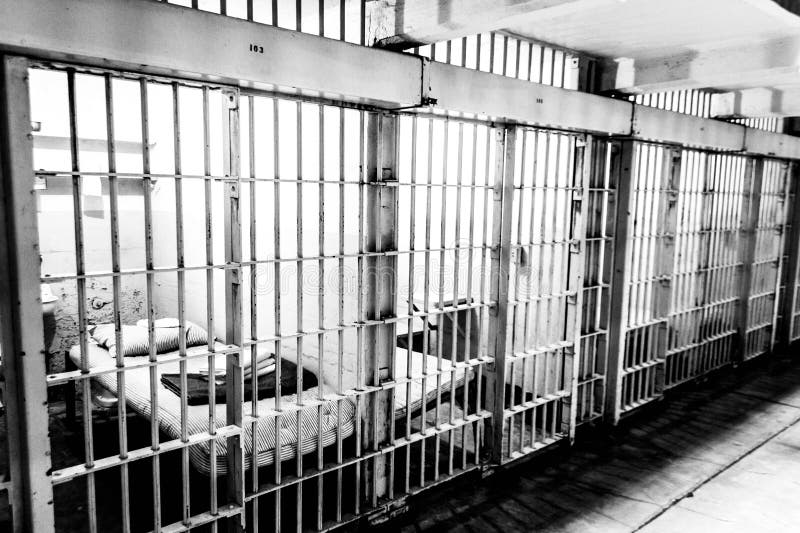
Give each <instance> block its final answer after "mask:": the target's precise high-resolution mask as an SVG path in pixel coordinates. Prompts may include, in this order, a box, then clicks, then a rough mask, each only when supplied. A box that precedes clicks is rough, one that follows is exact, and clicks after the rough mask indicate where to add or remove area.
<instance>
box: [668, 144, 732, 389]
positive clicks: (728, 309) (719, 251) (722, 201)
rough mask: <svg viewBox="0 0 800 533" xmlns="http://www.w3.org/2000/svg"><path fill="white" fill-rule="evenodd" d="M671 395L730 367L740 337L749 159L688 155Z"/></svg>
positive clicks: (678, 256) (680, 201) (674, 312)
mask: <svg viewBox="0 0 800 533" xmlns="http://www.w3.org/2000/svg"><path fill="white" fill-rule="evenodd" d="M683 157H684V160H685V164H684V169H685V170H684V173H683V175H682V177H681V184H680V188H679V193H678V210H679V227H678V236H677V243H676V244H677V253H676V262H675V270H674V273H673V282H674V283H675V288H674V290H673V294H672V308H671V317H670V335H669V345H668V352H667V361H666V383H665V386H666V387H667V388H670V387H673V386H676V385H678V384H680V383H683V382H684V381H687V380H689V379H693V378H696V377H698V376H701V375H703V374H706V373H707V372H709V371H711V370H714V369H716V368H719V367H720V366H723V365H725V364H727V363H729V362H730V360H731V356H730V351H731V350H732V349H733V336H734V335H735V333H736V322H735V318H736V306H737V304H738V299H739V294H738V291H737V287H738V284H737V275H738V270H739V268H740V263H739V258H738V256H737V254H736V249H735V248H733V247H732V246H731V242H738V235H739V229H740V223H741V216H740V205H741V190H742V187H743V186H744V179H745V175H744V172H743V171H744V158H742V157H740V156H733V155H724V154H713V153H705V152H701V151H696V150H684V152H683Z"/></svg>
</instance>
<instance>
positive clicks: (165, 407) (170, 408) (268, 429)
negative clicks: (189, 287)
mask: <svg viewBox="0 0 800 533" xmlns="http://www.w3.org/2000/svg"><path fill="white" fill-rule="evenodd" d="M226 348H231V347H230V346H226V345H224V344H221V343H217V347H216V349H217V350H218V351H219V350H223V349H226ZM206 351H207V347H206V346H196V347H193V348H188V349H187V354H189V355H191V354H199V353H203V352H206ZM397 351H398V353H397V356H396V358H395V359H396V364H395V376H397V377H405V376H407V375H408V373H407V370H406V367H407V354H408V352H407V351H406V350H404V349H401V348H398V350H397ZM69 355H70V359H72V361H73V362H74V363H75V364H76V366H77V367H78V368H82V364H81V354H80V347H79V346H74V347H73V348H72V349H71V350H70V352H69ZM87 355H88V357H87V359H88V366H89V368H90V369H96V368H113V367H114V366H115V365H116V359H115V358H114V357H113V356H112V355H111V354H110V353H109V351H108V350H106V349H105V348H102V347H100V346H98V345H97V344H95V343H89V348H88V354H87ZM175 355H176V352H169V353H166V354H159V355H158V357H159V358H161V357H170V356H175ZM216 357H217V358H218V359H219V360H218V361H215V364H216V365H218V366H223V365H224V362H223V360H224V359H225V357H226V356H225V354H222V355H218V356H216ZM423 358H424V359H425V362H426V367H427V372H435V371H436V369H437V365H438V361H437V358H436V357H434V356H430V355H429V356H423V355H422V354H420V353H418V352H411V369H412V378H415V379H414V381H412V382H411V395H410V399H411V401H410V402H409V401H408V398H407V385H406V384H401V385H399V386H398V387H397V388H396V389H395V417H396V418H402V417H405V416H406V412H407V409H409V408H410V409H411V411H412V414H413V413H416V412H417V411H418V410H420V409H421V407H422V400H423V398H422V396H423V394H422V379H421V376H422V373H423V370H422V361H423ZM147 361H148V356H146V355H145V356H139V357H131V356H129V357H125V364H126V365H139V364H143V363H147ZM441 364H442V370H444V371H445V372H444V373H442V374H441V391H442V394H445V393H447V392H449V391H450V390H451V379H452V376H453V375H455V379H456V383H455V387H460V386H461V385H463V384H464V381H465V371H464V369H463V368H459V369H457V370H456V371H455V372H447V370H449V369H450V368H451V365H450V362H449V361H448V360H446V359H443V360H442V363H441ZM155 368H156V374H157V376H156V387H157V388H158V411H157V416H158V424H159V427H160V428H161V431H163V432H164V433H165V434H167V435H168V436H169V437H170V438H171V439H180V438H181V401H180V397H179V396H178V395H176V394H174V393H173V392H171V391H169V390H167V389H166V387H164V385H162V384H161V374H163V373H177V372H179V371H180V368H179V362H178V361H172V362H169V363H162V364H159V365H157V366H156V367H155ZM186 368H187V372H199V371H200V369H202V368H208V360H207V359H206V358H205V357H199V358H195V359H189V360H187V361H186ZM311 368H313V367H311ZM345 372H348V371H347V370H345ZM348 373H349V372H348ZM348 377H351V376H348ZM92 379H94V380H96V381H97V383H98V384H100V385H101V386H102V387H103V388H105V389H108V390H109V391H110V392H111V393H113V394H114V395H118V389H117V377H116V373H115V372H109V373H106V374H100V375H98V376H96V377H95V378H92ZM345 381H349V380H345ZM437 385H438V384H437V378H436V377H435V376H431V377H429V378H428V379H427V380H426V386H425V389H426V392H427V394H426V395H425V399H426V402H433V401H434V400H435V398H436V397H437ZM320 386H321V387H322V391H321V393H320V389H319V387H313V388H310V389H308V390H306V391H303V393H302V394H303V402H304V403H305V402H308V405H305V406H303V407H302V408H300V409H299V410H293V411H287V413H286V414H284V415H281V416H279V417H278V416H274V415H273V414H269V415H267V413H270V412H273V410H274V408H275V398H265V399H263V400H259V401H258V412H259V414H260V415H261V418H259V422H258V423H257V424H256V427H257V429H256V444H257V446H256V450H257V454H255V456H256V464H257V466H259V467H262V466H267V465H270V464H273V463H274V462H275V455H276V443H278V442H279V443H280V452H279V453H280V460H281V461H285V460H288V459H292V458H294V457H295V456H296V454H297V448H298V445H297V443H298V431H297V428H298V425H299V427H300V432H299V433H300V448H301V451H302V454H307V453H312V452H316V451H317V447H318V443H319V442H320V441H321V444H322V447H323V448H325V447H327V446H330V445H332V444H335V443H336V442H337V440H338V439H339V438H341V439H344V438H346V437H349V436H350V435H352V434H353V432H354V431H355V418H354V417H355V408H354V405H353V403H351V402H350V401H349V400H347V399H342V398H341V397H340V396H337V395H335V394H334V390H333V388H332V387H330V386H328V385H327V384H325V383H322V384H321V385H320ZM320 397H321V398H322V400H323V401H321V402H320V401H319V399H320ZM125 400H126V403H127V404H128V406H129V407H130V408H131V409H132V410H133V411H135V412H136V413H137V414H139V415H140V416H142V417H144V418H146V419H148V420H150V419H151V418H152V416H153V409H152V406H151V403H150V372H149V370H148V368H147V367H144V368H132V369H130V370H126V371H125ZM281 402H282V407H283V408H284V409H286V408H287V407H289V406H292V405H293V404H297V395H296V394H293V395H284V396H282V398H281ZM428 408H430V407H428ZM340 409H341V414H340V413H339V412H338V411H339V410H340ZM225 410H226V406H225V404H218V405H216V409H215V414H216V428H217V429H219V428H221V427H224V426H225V425H226V421H225V420H226V413H225ZM186 412H187V420H186V426H187V431H188V433H189V435H190V436H191V435H198V434H206V433H208V430H209V418H210V417H209V406H207V405H189V406H187V410H186ZM243 413H245V414H249V413H251V402H249V401H247V402H243ZM298 422H299V424H298ZM276 426H280V435H279V436H278V429H277V428H276ZM226 444H227V443H226V440H225V439H217V440H216V450H215V451H216V453H215V455H216V458H217V460H216V473H217V475H224V474H226V472H227V464H226V460H225V459H226V452H227V446H226ZM242 444H243V448H244V458H245V469H250V468H251V467H252V464H253V457H254V454H253V424H245V426H244V427H243V430H242ZM189 457H190V460H191V462H192V465H193V466H194V467H195V468H196V469H197V470H198V471H200V472H202V473H203V474H206V475H208V474H210V473H211V441H204V442H201V443H198V444H196V445H193V446H191V447H190V448H189Z"/></svg>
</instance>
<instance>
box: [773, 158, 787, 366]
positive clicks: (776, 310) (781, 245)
mask: <svg viewBox="0 0 800 533" xmlns="http://www.w3.org/2000/svg"><path fill="white" fill-rule="evenodd" d="M779 174H780V179H781V180H782V181H781V183H782V184H783V197H782V198H781V199H780V200H778V202H777V203H778V205H780V206H781V211H780V220H779V221H778V223H779V226H778V227H777V228H776V230H777V231H779V232H780V237H779V239H778V250H777V256H778V258H777V268H776V272H775V296H774V302H773V306H772V307H773V309H772V327H771V328H770V330H771V331H770V333H771V334H770V344H769V349H770V352H774V351H775V348H776V346H777V343H778V335H779V328H780V327H781V324H780V322H779V320H778V318H779V317H780V315H781V313H780V312H781V296H782V295H781V284H782V283H783V282H784V281H785V278H784V276H785V272H784V270H785V269H786V267H787V264H786V263H785V262H784V255H785V253H786V245H787V239H788V238H789V235H787V231H786V230H787V228H786V226H787V225H788V223H789V222H788V221H789V216H790V209H791V206H790V205H789V201H790V199H791V196H790V195H791V188H792V184H791V178H792V164H791V163H790V162H788V161H783V162H782V163H781V171H780V173H779ZM785 290H786V291H788V290H789V284H788V283H787V284H786V288H785ZM783 298H784V300H785V299H786V295H785V294H784V295H783Z"/></svg>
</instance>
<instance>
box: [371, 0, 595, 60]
mask: <svg viewBox="0 0 800 533" xmlns="http://www.w3.org/2000/svg"><path fill="white" fill-rule="evenodd" d="M589 1H592V2H593V1H595V0H589ZM586 2H587V0H506V1H502V2H498V1H497V0H394V1H391V0H376V1H372V2H368V3H367V8H368V11H369V18H370V25H369V26H370V27H369V32H370V35H369V39H368V41H369V43H370V44H372V43H374V44H377V45H378V46H382V47H385V48H391V49H395V50H402V49H406V48H411V47H413V46H417V45H422V44H428V43H436V42H442V41H447V40H449V39H455V38H458V37H464V36H466V35H475V34H477V33H483V32H488V31H494V30H498V29H501V28H507V27H509V26H510V25H512V24H513V23H514V22H515V21H516V20H518V18H519V17H520V16H522V15H526V14H528V13H531V12H532V11H537V10H540V9H546V8H550V7H555V6H562V5H566V4H579V3H586Z"/></svg>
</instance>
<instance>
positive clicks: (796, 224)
mask: <svg viewBox="0 0 800 533" xmlns="http://www.w3.org/2000/svg"><path fill="white" fill-rule="evenodd" d="M797 183H798V164H797V163H796V162H793V163H791V164H790V166H789V185H788V186H793V187H794V198H793V199H792V202H791V205H790V206H789V209H790V210H791V231H790V233H789V235H788V246H787V249H788V252H789V262H788V263H787V268H786V270H787V274H786V288H785V289H784V294H783V301H782V303H783V307H782V311H781V316H782V317H783V320H782V322H781V324H780V327H779V332H778V346H779V348H780V349H782V350H787V349H788V348H789V346H790V345H791V343H792V338H793V334H792V333H793V332H792V328H793V323H794V316H795V309H797V295H798V292H797V282H798V276H800V188H799V187H798V186H797Z"/></svg>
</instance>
